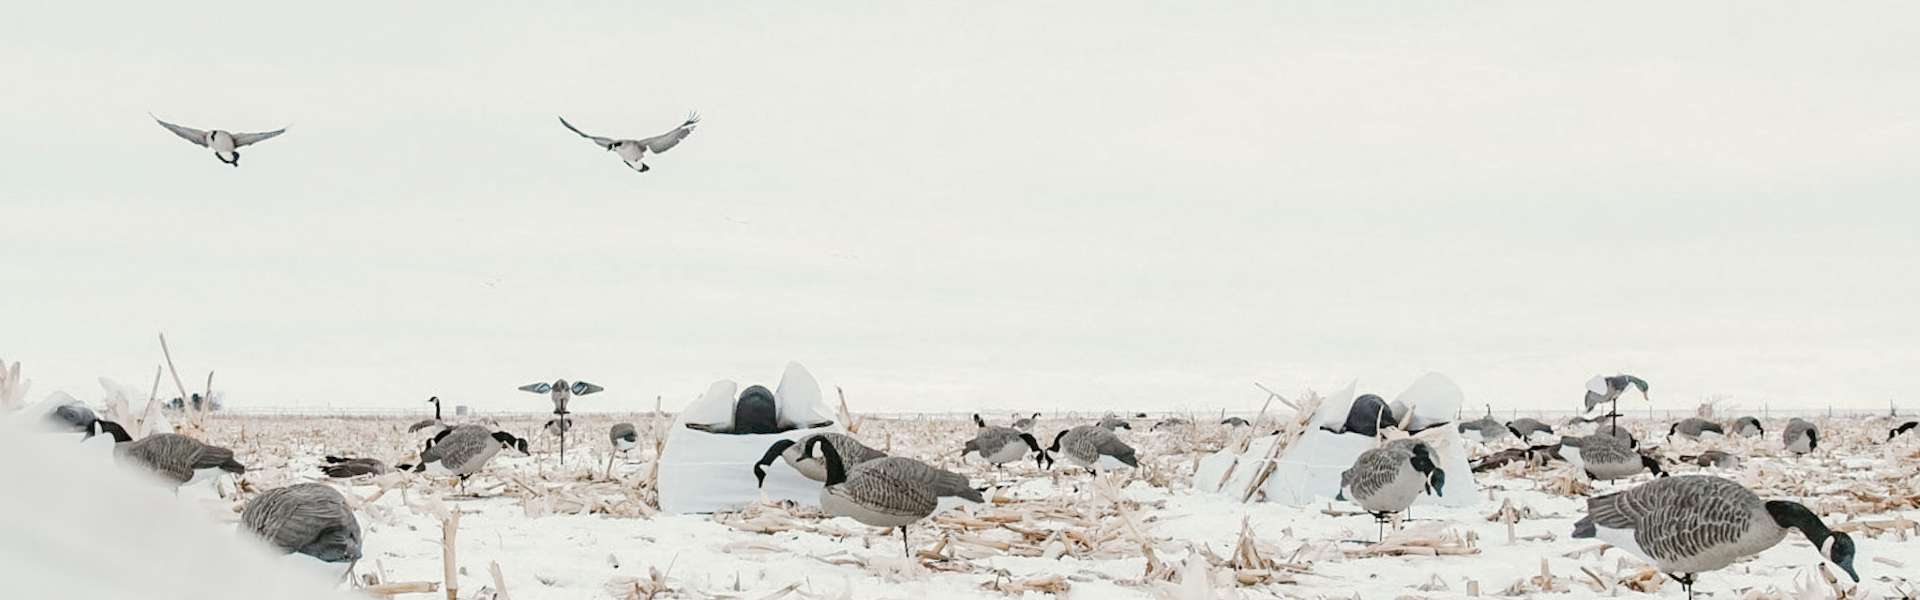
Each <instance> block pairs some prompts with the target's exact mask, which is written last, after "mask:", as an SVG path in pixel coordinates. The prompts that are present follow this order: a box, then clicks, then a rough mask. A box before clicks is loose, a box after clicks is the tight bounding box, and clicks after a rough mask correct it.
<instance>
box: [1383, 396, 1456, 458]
mask: <svg viewBox="0 0 1920 600" xmlns="http://www.w3.org/2000/svg"><path fill="white" fill-rule="evenodd" d="M1466 402H1467V393H1466V392H1463V391H1461V390H1460V386H1459V385H1457V384H1455V383H1454V382H1453V380H1452V379H1449V378H1448V377H1447V376H1446V375H1441V374H1439V373H1428V374H1426V375H1422V376H1420V378H1419V379H1416V380H1414V381H1413V385H1409V386H1407V390H1406V391H1404V392H1400V395H1399V396H1395V397H1394V398H1393V403H1392V404H1391V405H1390V406H1392V407H1393V416H1395V417H1397V418H1401V419H1405V418H1406V414H1407V410H1408V408H1407V407H1409V406H1411V407H1413V408H1412V410H1413V421H1412V422H1410V423H1408V424H1407V430H1408V431H1419V430H1421V429H1426V428H1427V427H1431V426H1433V425H1435V424H1438V423H1445V422H1448V421H1452V420H1454V415H1456V414H1458V413H1459V411H1460V405H1462V404H1466ZM1448 472H1449V473H1451V472H1452V471H1448Z"/></svg>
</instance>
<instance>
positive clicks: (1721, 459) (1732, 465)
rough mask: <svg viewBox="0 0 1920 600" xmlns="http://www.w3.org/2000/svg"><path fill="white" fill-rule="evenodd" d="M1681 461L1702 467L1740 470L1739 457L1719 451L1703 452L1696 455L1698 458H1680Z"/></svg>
mask: <svg viewBox="0 0 1920 600" xmlns="http://www.w3.org/2000/svg"><path fill="white" fill-rule="evenodd" d="M1680 460H1681V462H1691V463H1693V464H1696V465H1700V466H1702V467H1712V468H1715V469H1738V468H1740V457H1739V456H1736V455H1733V454H1728V453H1726V452H1722V451H1719V450H1708V451H1706V452H1701V453H1700V454H1699V455H1696V456H1682V457H1680Z"/></svg>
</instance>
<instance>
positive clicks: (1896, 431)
mask: <svg viewBox="0 0 1920 600" xmlns="http://www.w3.org/2000/svg"><path fill="white" fill-rule="evenodd" d="M1915 427H1920V421H1907V422H1906V424H1904V425H1901V426H1899V427H1895V428H1893V429H1889V430H1887V441H1889V442H1891V441H1893V438H1896V437H1899V436H1900V434H1902V433H1906V432H1909V431H1913V428H1915Z"/></svg>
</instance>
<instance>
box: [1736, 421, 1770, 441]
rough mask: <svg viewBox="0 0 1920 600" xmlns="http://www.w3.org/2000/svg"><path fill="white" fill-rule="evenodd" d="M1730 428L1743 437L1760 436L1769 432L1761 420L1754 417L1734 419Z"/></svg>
mask: <svg viewBox="0 0 1920 600" xmlns="http://www.w3.org/2000/svg"><path fill="white" fill-rule="evenodd" d="M1728 428H1729V429H1732V430H1733V434H1734V435H1738V436H1741V437H1760V436H1763V435H1766V434H1767V428H1766V427H1763V426H1761V425H1760V420H1759V419H1755V418H1753V417H1740V418H1738V419H1734V420H1733V423H1731V424H1729V425H1728Z"/></svg>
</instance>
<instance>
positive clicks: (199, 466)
mask: <svg viewBox="0 0 1920 600" xmlns="http://www.w3.org/2000/svg"><path fill="white" fill-rule="evenodd" d="M101 422H102V423H107V421H101ZM115 427H116V428H117V427H119V426H118V425H115ZM122 435H125V430H124V429H123V430H121V432H120V433H117V434H115V435H114V439H115V440H118V439H119V438H120V436H122ZM113 452H114V455H115V456H118V457H120V458H121V459H123V460H131V461H133V462H135V463H138V464H140V465H142V466H145V467H146V468H148V469H150V470H152V471H153V472H154V473H156V474H159V475H160V476H161V477H163V478H166V479H167V480H169V481H172V482H173V486H174V489H175V491H178V490H179V488H180V486H183V485H189V484H195V483H200V482H203V481H210V480H213V479H216V478H219V477H220V476H221V475H224V474H227V473H233V474H236V475H238V474H241V473H245V472H247V467H246V465H242V464H240V461H237V460H234V459H233V451H232V450H228V449H226V448H221V447H219V446H215V445H212V444H207V443H203V442H201V441H200V440H196V439H193V438H190V437H187V436H184V435H180V434H178V433H156V434H153V435H149V436H147V437H143V438H140V439H138V440H134V441H130V442H126V443H120V444H115V445H114V447H113Z"/></svg>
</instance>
